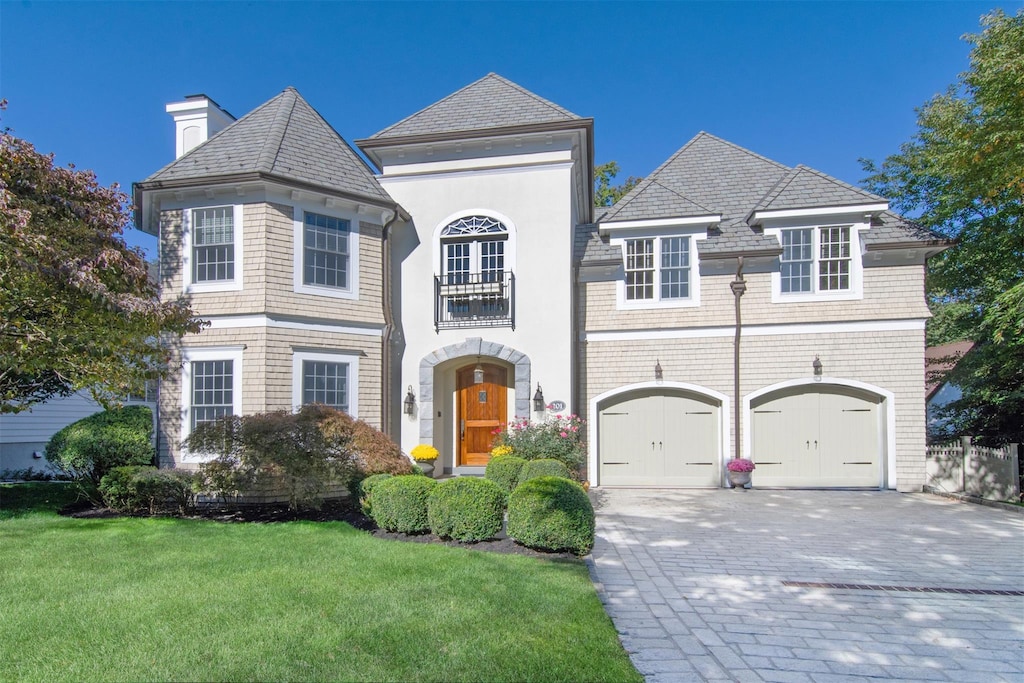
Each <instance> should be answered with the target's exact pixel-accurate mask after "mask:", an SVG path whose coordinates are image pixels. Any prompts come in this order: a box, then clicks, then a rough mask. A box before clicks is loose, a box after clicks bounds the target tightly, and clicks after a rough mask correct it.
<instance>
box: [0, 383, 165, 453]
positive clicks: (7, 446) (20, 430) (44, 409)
mask: <svg viewBox="0 0 1024 683" xmlns="http://www.w3.org/2000/svg"><path fill="white" fill-rule="evenodd" d="M125 403H126V404H133V405H137V404H142V405H147V406H149V407H150V408H151V409H153V410H156V387H155V385H154V386H153V387H152V389H151V391H149V392H147V395H146V396H132V397H129V398H128V399H127V400H126V401H125ZM101 410H103V406H101V405H100V404H99V403H97V402H96V401H94V400H93V399H92V396H91V395H90V394H89V392H88V391H79V392H76V393H74V394H71V395H70V396H64V397H62V398H54V399H50V400H49V401H46V402H44V403H39V404H36V405H34V406H32V407H31V408H30V409H28V410H25V411H22V412H20V413H10V414H6V415H0V472H2V471H4V470H23V469H27V468H30V467H31V468H32V469H35V470H45V469H47V468H48V467H49V463H48V462H47V460H46V458H45V455H44V452H45V450H46V444H47V442H48V441H49V440H50V437H52V436H53V435H54V434H56V433H57V432H59V431H60V430H61V429H63V428H64V427H66V426H68V425H69V424H71V423H72V422H77V421H78V420H81V419H82V418H83V417H89V416H90V415H92V414H93V413H98V412H99V411H101Z"/></svg>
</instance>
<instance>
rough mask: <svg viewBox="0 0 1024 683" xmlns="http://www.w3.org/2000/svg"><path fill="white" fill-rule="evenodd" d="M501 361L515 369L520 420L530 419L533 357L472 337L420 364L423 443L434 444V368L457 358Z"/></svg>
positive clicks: (434, 353) (433, 354)
mask: <svg viewBox="0 0 1024 683" xmlns="http://www.w3.org/2000/svg"><path fill="white" fill-rule="evenodd" d="M476 356H480V357H481V358H497V359H498V360H503V361H505V362H506V363H511V364H512V365H513V366H514V367H515V392H516V405H515V410H516V417H517V418H529V417H530V357H529V356H527V355H526V354H525V353H523V352H522V351H517V350H516V349H513V348H512V347H511V346H505V345H504V344H499V343H498V342H491V341H484V340H483V339H482V338H480V337H468V338H467V339H466V341H463V342H459V343H458V344H449V345H448V346H443V347H441V348H440V349H436V350H434V351H431V352H430V353H428V354H427V355H426V356H424V357H423V358H422V360H420V411H419V422H420V443H429V444H433V443H434V368H435V366H437V365H439V364H441V363H444V362H445V361H449V360H454V359H456V358H468V357H476Z"/></svg>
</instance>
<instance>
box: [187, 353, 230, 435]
mask: <svg viewBox="0 0 1024 683" xmlns="http://www.w3.org/2000/svg"><path fill="white" fill-rule="evenodd" d="M233 408H234V361H232V360H203V361H192V405H191V412H192V428H193V429H195V428H196V427H197V426H198V425H200V424H203V423H204V422H213V421H214V420H216V419H218V418H221V417H224V416H225V415H231V413H232V410H233Z"/></svg>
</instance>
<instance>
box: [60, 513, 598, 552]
mask: <svg viewBox="0 0 1024 683" xmlns="http://www.w3.org/2000/svg"><path fill="white" fill-rule="evenodd" d="M60 514H62V515H64V516H65V517H74V518H76V519H109V518H112V517H127V516H136V517H146V516H148V515H122V514H120V513H117V512H114V511H113V510H111V509H110V508H106V507H97V506H95V505H93V504H92V503H90V502H87V501H83V502H78V503H74V504H72V505H68V506H67V507H65V508H63V509H62V510H60ZM187 519H209V520H213V521H216V522H226V523H255V524H270V523H276V522H297V521H309V522H346V523H348V524H350V525H351V526H353V527H355V528H356V529H359V530H360V531H365V532H367V533H370V534H372V535H373V536H376V537H377V538H382V539H385V540H388V541H407V542H411V543H434V544H438V545H445V546H448V547H450V548H468V549H470V550H483V551H485V552H490V553H503V554H506V555H523V556H526V557H541V558H544V559H547V560H556V561H563V562H564V561H571V562H579V561H580V559H579V558H578V557H576V556H575V555H573V554H572V553H549V552H543V551H540V550H534V549H532V548H527V547H526V546H522V545H520V544H518V543H516V542H515V541H514V540H512V539H511V538H508V537H501V538H494V539H491V540H489V541H481V542H479V543H461V542H459V541H450V540H445V539H443V538H440V537H438V536H435V535H434V534H399V533H392V532H389V531H384V530H383V529H378V528H377V525H376V524H375V523H374V522H373V520H372V519H370V518H369V517H367V516H366V515H364V514H363V513H362V512H360V511H359V510H357V509H355V508H353V507H352V505H351V504H349V503H348V502H347V501H326V502H325V503H324V504H323V506H322V507H321V508H320V509H319V510H314V509H305V510H290V509H289V508H288V506H287V505H245V506H237V507H214V506H209V507H201V508H199V509H197V510H196V511H195V513H194V514H193V515H190V516H189V517H187Z"/></svg>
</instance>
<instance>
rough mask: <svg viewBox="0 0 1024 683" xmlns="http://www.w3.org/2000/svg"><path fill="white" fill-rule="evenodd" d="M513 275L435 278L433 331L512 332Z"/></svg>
mask: <svg viewBox="0 0 1024 683" xmlns="http://www.w3.org/2000/svg"><path fill="white" fill-rule="evenodd" d="M515 308H516V276H515V275H514V274H513V273H510V272H505V273H451V274H448V275H441V276H434V329H435V330H441V329H449V328H457V327H511V328H512V329H515V327H516V318H515Z"/></svg>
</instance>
